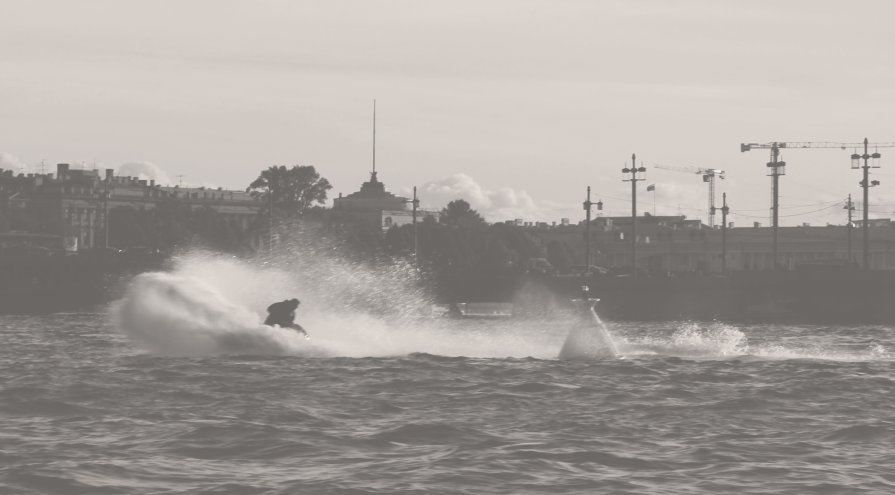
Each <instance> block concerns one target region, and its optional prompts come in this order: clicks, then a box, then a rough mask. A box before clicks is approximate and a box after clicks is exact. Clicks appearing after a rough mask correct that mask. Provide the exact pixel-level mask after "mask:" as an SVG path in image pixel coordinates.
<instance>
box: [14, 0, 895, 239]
mask: <svg viewBox="0 0 895 495" xmlns="http://www.w3.org/2000/svg"><path fill="white" fill-rule="evenodd" d="M893 13H895V7H892V6H891V4H890V3H889V2H883V1H878V2H823V1H804V2H802V1H788V2H780V1H767V2H761V1H749V2H746V1H739V2H722V1H675V2H669V1H525V0H506V1H450V2H434V1H428V2H423V1H414V0H408V1H382V2H375V1H332V0H327V1H318V2H308V1H285V0H283V1H276V0H255V1H223V0H192V1H190V0H186V1H177V2H174V1H171V2H159V1H128V0H111V1H90V0H82V1H77V2H72V1H67V0H56V1H40V0H28V1H21V2H19V1H10V0H0V74H2V77H0V101H2V118H0V153H2V154H0V167H5V168H21V167H24V168H25V169H26V170H35V171H36V170H39V167H40V162H41V161H42V160H45V163H46V164H47V171H53V170H54V169H55V163H57V162H69V163H75V164H82V165H83V166H86V167H88V168H90V167H93V166H94V163H96V166H97V167H100V168H107V167H108V168H116V169H118V168H119V167H122V166H123V165H125V164H130V166H131V167H132V168H131V170H133V166H134V164H144V165H146V167H145V168H146V169H151V168H152V167H155V168H157V169H158V170H159V171H160V173H162V174H166V175H167V177H168V178H169V179H167V180H170V181H182V182H183V183H184V184H185V185H218V186H223V187H228V188H239V189H244V188H245V187H246V186H247V185H248V184H249V183H250V182H251V181H252V180H253V179H254V178H255V177H257V175H258V173H259V172H260V171H261V170H262V169H264V168H266V167H268V166H270V165H274V164H277V165H296V164H301V165H314V166H315V167H316V168H317V170H318V171H319V172H320V173H321V175H323V176H324V177H326V178H327V179H329V180H330V182H331V183H332V184H333V186H334V187H333V190H332V192H331V197H334V196H337V195H338V193H340V192H341V193H344V194H348V193H351V192H354V191H356V190H357V189H358V188H359V186H360V184H361V183H362V182H363V181H365V180H367V179H368V178H369V171H370V168H371V155H372V153H371V151H372V130H371V127H372V106H373V105H372V101H373V99H374V98H375V99H376V100H377V123H378V125H377V151H376V164H377V170H378V171H379V172H380V174H379V177H380V179H381V180H382V181H383V182H385V184H386V186H387V188H388V189H389V190H390V191H392V192H395V193H398V194H405V195H408V194H409V192H410V190H411V189H412V187H413V186H418V187H419V188H420V191H421V198H422V202H423V204H424V206H428V207H431V208H441V207H443V206H444V204H445V203H446V202H447V201H449V200H451V199H456V198H457V197H464V198H465V199H467V200H469V201H470V202H471V203H472V204H473V207H475V208H478V209H479V210H480V211H481V212H482V213H483V214H484V215H485V216H486V217H487V218H488V219H489V220H492V221H498V220H504V219H508V218H525V219H527V220H545V221H558V220H559V219H560V218H561V217H570V218H571V219H572V221H573V222H576V221H578V220H580V219H582V218H583V211H582V210H581V206H580V204H581V201H583V200H584V195H585V188H586V186H588V185H590V186H591V187H592V188H593V195H594V197H593V199H594V200H597V199H602V200H603V201H604V203H605V204H606V211H605V212H604V213H606V214H612V215H625V214H629V213H630V203H629V201H630V190H629V186H628V184H627V183H622V182H621V179H622V178H623V177H622V174H621V168H622V167H624V166H625V164H626V161H628V163H629V160H630V156H631V154H632V153H636V154H637V157H638V160H642V161H643V164H644V165H645V166H646V167H647V168H648V169H649V170H648V172H647V174H646V181H645V182H642V183H640V192H641V195H640V196H638V198H639V200H640V210H641V211H644V210H646V211H652V210H653V208H654V206H653V204H654V202H653V194H652V193H647V192H646V191H645V189H646V185H648V184H656V197H655V209H656V211H657V213H659V214H677V213H678V212H680V213H682V214H685V215H687V216H688V217H700V218H703V219H704V218H705V209H706V203H707V199H706V188H705V186H704V184H703V183H702V181H701V179H700V178H699V176H697V175H695V174H685V173H682V172H676V171H670V170H660V169H655V168H653V166H654V165H656V164H666V165H670V166H678V167H687V166H690V167H713V168H719V169H724V170H726V171H727V177H728V179H727V180H725V181H722V182H719V184H718V194H717V196H718V198H719V199H718V202H719V203H720V195H721V192H723V191H726V192H727V193H728V200H729V203H730V204H731V207H732V210H733V211H734V214H733V215H732V216H731V218H730V219H731V220H732V221H734V222H737V223H738V224H751V223H752V222H753V221H760V222H762V223H763V224H767V223H768V217H769V214H768V211H769V207H770V179H769V178H768V177H766V167H765V163H766V162H767V161H768V153H767V151H766V150H755V151H751V152H748V153H740V151H739V143H740V142H768V141H845V142H856V141H860V140H862V139H863V138H864V137H865V136H866V137H868V138H869V139H870V140H871V141H880V142H889V141H895V128H893V126H892V123H891V116H892V115H893V113H895V112H893V110H895V89H893V88H895V66H893V64H892V55H893V47H895V34H893V28H892V22H893V18H895V16H893V15H892V14H893ZM879 151H880V152H881V153H882V155H883V159H882V162H881V163H882V167H883V168H882V169H880V170H878V171H877V172H875V176H874V178H875V179H878V180H880V181H881V182H882V185H881V186H880V187H878V188H874V189H872V190H871V193H872V194H871V204H872V211H873V214H872V216H873V217H890V216H892V217H895V213H893V211H895V148H893V149H880V150H879ZM851 152H852V150H846V151H842V150H836V149H816V150H815V149H811V150H794V151H788V152H786V153H785V154H784V156H783V159H784V160H785V161H786V162H787V164H788V166H787V175H786V176H785V177H783V178H781V181H780V184H781V200H780V201H781V208H782V209H781V223H782V224H783V225H794V224H800V223H802V222H810V223H813V224H822V223H824V222H833V223H843V222H844V221H845V212H844V211H843V210H842V208H841V204H842V201H844V199H845V197H846V196H847V195H848V194H849V193H852V194H853V196H854V197H855V199H856V200H858V199H860V198H859V196H860V188H859V187H858V185H857V183H858V181H859V180H860V173H859V172H857V171H854V170H851V169H850V168H849V163H850V161H849V155H850V154H851ZM816 210H820V211H816ZM808 212H814V213H808Z"/></svg>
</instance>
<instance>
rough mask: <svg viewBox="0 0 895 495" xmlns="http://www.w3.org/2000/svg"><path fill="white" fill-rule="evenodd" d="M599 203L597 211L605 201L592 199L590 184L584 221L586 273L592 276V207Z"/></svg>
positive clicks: (585, 201) (585, 202)
mask: <svg viewBox="0 0 895 495" xmlns="http://www.w3.org/2000/svg"><path fill="white" fill-rule="evenodd" d="M593 205H597V211H600V210H602V209H603V202H602V201H597V202H596V203H594V202H592V201H591V200H590V186H587V199H586V200H584V211H585V212H586V215H585V221H584V274H585V276H590V264H591V263H590V207H591V206H593Z"/></svg>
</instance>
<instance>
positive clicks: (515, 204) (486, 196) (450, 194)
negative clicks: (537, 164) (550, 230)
mask: <svg viewBox="0 0 895 495" xmlns="http://www.w3.org/2000/svg"><path fill="white" fill-rule="evenodd" d="M402 194H404V195H407V196H410V194H408V191H402ZM411 194H412V193H411ZM418 195H419V197H420V203H421V204H422V205H423V207H425V208H429V209H439V210H440V209H441V208H444V207H445V206H446V205H447V204H448V203H449V202H451V201H454V200H457V199H463V200H465V201H467V202H469V205H470V206H471V207H472V208H473V209H474V210H476V211H478V212H479V214H481V215H482V216H483V217H484V218H485V219H486V220H488V221H489V222H501V221H504V220H514V219H517V218H520V219H523V220H525V221H530V222H559V220H560V218H562V217H568V216H569V215H570V214H571V213H572V211H573V208H574V207H573V206H572V205H563V204H559V203H553V202H543V201H536V200H535V199H534V198H532V197H531V195H530V194H528V192H526V191H524V190H518V189H513V188H511V187H500V188H497V189H489V188H486V187H484V186H482V185H481V184H479V183H478V182H477V181H476V180H475V179H474V178H473V177H471V176H469V175H467V174H464V173H457V174H454V175H452V176H450V177H447V178H444V179H440V180H435V181H431V182H427V183H425V184H423V185H422V186H421V187H420V189H419V190H418ZM576 221H577V219H574V220H573V222H576Z"/></svg>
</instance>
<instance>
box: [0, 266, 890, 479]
mask: <svg viewBox="0 0 895 495" xmlns="http://www.w3.org/2000/svg"><path fill="white" fill-rule="evenodd" d="M199 265H201V264H194V267H193V268H194V269H193V270H192V271H190V270H181V271H180V272H177V273H175V274H166V275H151V276H147V277H144V278H143V279H141V280H137V282H136V283H135V284H134V285H133V286H132V288H131V290H130V292H129V293H128V294H126V295H125V296H124V300H123V302H121V303H119V304H117V305H114V306H112V307H110V308H108V310H105V311H101V312H99V313H93V314H57V315H49V316H4V317H0V338H2V343H3V345H2V346H0V493H10V494H19V493H22V494H28V493H33V494H55V493H59V494H77V493H84V494H118V493H120V494H193V493H221V494H224V493H226V494H261V493H264V494H293V493H299V494H313V493H327V494H335V493H358V494H360V493H383V494H391V493H421V494H422V493H426V494H429V493H468V494H492V493H494V494H498V493H507V494H522V493H613V494H614V493H636V494H670V493H671V494H674V493H680V494H699V493H705V494H717V493H756V494H758V493H775V494H776V493H849V494H851V493H879V494H884V493H885V494H887V493H893V492H895V449H893V445H895V408H893V397H895V394H893V391H895V358H893V350H895V336H893V332H892V329H891V328H888V327H878V326H874V327H842V326H835V327H834V326H830V327H824V326H799V325H785V326H783V325H766V324H763V325H755V324H735V323H723V322H713V323H694V322H658V323H657V322H650V323H632V322H626V323H619V322H606V329H607V330H608V331H609V334H610V335H611V338H612V339H613V343H614V344H615V346H616V347H617V349H618V352H619V354H620V356H613V355H606V354H602V355H601V354H599V353H596V354H593V355H591V354H586V353H585V354H583V355H582V356H578V357H579V359H558V356H559V353H560V349H562V348H563V345H564V343H565V341H566V338H567V336H568V335H569V333H570V331H571V330H573V329H575V328H579V330H580V327H581V326H582V325H590V324H592V322H589V321H587V320H582V319H578V318H576V317H574V315H566V316H553V317H544V318H540V319H527V320H518V319H511V320H510V319H508V320H496V321H484V320H450V319H445V318H435V317H432V318H423V317H416V316H414V317H408V316H406V315H386V316H382V315H381V314H377V315H376V316H373V315H372V314H370V313H369V312H365V310H354V311H349V310H347V309H343V310H341V311H338V312H335V311H331V312H324V311H319V310H318V311H316V312H315V311H314V309H313V304H315V303H317V302H319V303H320V305H323V302H321V301H323V298H317V299H316V300H315V298H314V297H310V299H309V298H306V297H303V301H304V304H303V307H302V309H301V312H300V314H302V316H303V317H304V318H303V319H301V322H302V324H303V325H304V326H305V327H306V328H308V329H309V330H310V331H311V334H312V337H311V339H310V340H306V339H303V338H301V337H300V336H298V335H296V334H294V333H290V332H288V331H285V330H280V329H270V328H268V327H263V326H259V325H257V319H258V318H260V317H261V315H259V312H263V307H264V306H263V303H261V302H260V301H263V300H265V299H270V294H268V293H267V291H266V289H262V288H268V287H272V286H276V283H275V282H272V281H271V279H270V278H269V276H270V274H269V273H262V272H253V276H252V277H244V275H245V273H242V272H240V270H245V269H246V268H244V267H237V266H235V265H233V264H232V263H225V264H224V265H220V264H217V265H215V264H211V265H207V266H199ZM197 266H198V268H197ZM222 266H223V267H224V268H223V269H222V268H221V267H222ZM228 270H229V274H227V275H226V276H224V275H223V273H225V272H228ZM234 276H235V277H236V278H237V279H239V280H242V281H243V282H242V283H241V284H229V285H226V284H220V283H219V280H221V278H222V277H223V278H224V279H230V280H232V279H233V278H232V277H234ZM216 280H217V281H216ZM197 281H202V282H201V283H200V282H197ZM236 285H238V287H237V286H236ZM386 285H387V284H386ZM223 287H229V289H226V290H225V289H222V288H223ZM277 289H278V290H279V289H281V287H277ZM305 289H307V288H305ZM296 290H297V289H296ZM306 293H308V294H310V293H311V291H308V292H306ZM303 294H305V293H303ZM346 298H348V296H346ZM353 304H354V305H355V306H357V304H355V303H353ZM361 306H362V305H361ZM597 308H598V311H599V306H598V307H597ZM595 345H599V342H598V343H597V344H595ZM581 357H584V358H581Z"/></svg>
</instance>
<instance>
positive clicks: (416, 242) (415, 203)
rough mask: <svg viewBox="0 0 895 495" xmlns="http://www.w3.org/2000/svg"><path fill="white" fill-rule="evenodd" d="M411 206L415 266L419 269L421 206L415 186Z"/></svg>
mask: <svg viewBox="0 0 895 495" xmlns="http://www.w3.org/2000/svg"><path fill="white" fill-rule="evenodd" d="M409 202H410V204H412V205H413V264H414V265H416V267H417V268H419V266H420V262H419V255H420V251H419V234H418V233H417V226H416V209H417V208H418V207H419V205H420V200H419V198H417V197H416V186H413V199H412V200H410V201H409Z"/></svg>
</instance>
